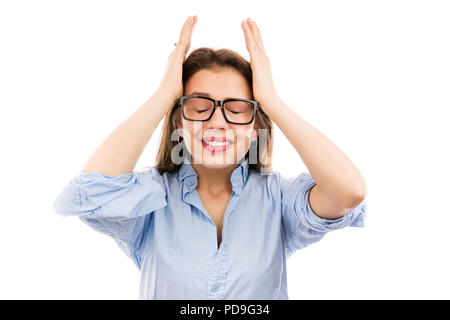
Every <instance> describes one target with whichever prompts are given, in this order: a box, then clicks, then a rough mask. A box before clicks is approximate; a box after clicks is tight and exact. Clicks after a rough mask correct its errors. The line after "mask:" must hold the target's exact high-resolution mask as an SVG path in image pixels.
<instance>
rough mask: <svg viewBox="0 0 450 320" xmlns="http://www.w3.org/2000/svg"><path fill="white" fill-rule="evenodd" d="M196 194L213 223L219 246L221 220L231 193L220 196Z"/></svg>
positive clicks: (220, 240) (221, 227)
mask: <svg viewBox="0 0 450 320" xmlns="http://www.w3.org/2000/svg"><path fill="white" fill-rule="evenodd" d="M198 194H199V196H200V199H201V201H202V204H203V206H204V207H205V209H206V210H207V211H208V214H209V216H210V217H211V220H212V221H214V223H215V225H216V227H217V246H220V243H221V242H222V229H223V219H224V216H225V211H226V209H227V206H228V203H229V201H230V198H231V192H230V193H224V194H222V195H220V196H213V195H211V194H208V193H204V192H198Z"/></svg>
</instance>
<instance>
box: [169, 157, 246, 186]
mask: <svg viewBox="0 0 450 320" xmlns="http://www.w3.org/2000/svg"><path fill="white" fill-rule="evenodd" d="M248 171H249V168H248V158H246V159H245V160H244V161H243V162H242V163H241V164H240V165H239V166H238V167H236V168H235V169H234V170H233V171H232V172H231V177H230V181H231V184H232V186H233V191H234V192H235V193H237V194H240V193H241V191H242V188H243V186H244V184H245V182H246V181H247V178H248ZM197 178H198V174H197V172H196V171H195V169H194V167H193V166H192V164H191V163H190V161H189V160H188V159H187V158H186V157H185V158H184V159H183V162H182V163H181V167H180V169H179V170H178V180H179V181H180V182H182V183H183V184H184V185H185V186H187V189H188V191H192V190H193V189H195V188H196V187H197V184H198V179H197Z"/></svg>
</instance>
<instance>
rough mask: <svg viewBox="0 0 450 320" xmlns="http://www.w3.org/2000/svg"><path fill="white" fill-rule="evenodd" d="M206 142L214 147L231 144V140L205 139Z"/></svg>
mask: <svg viewBox="0 0 450 320" xmlns="http://www.w3.org/2000/svg"><path fill="white" fill-rule="evenodd" d="M205 143H206V144H208V145H210V146H214V147H222V146H226V145H229V144H230V142H229V141H205Z"/></svg>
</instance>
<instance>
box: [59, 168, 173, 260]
mask: <svg viewBox="0 0 450 320" xmlns="http://www.w3.org/2000/svg"><path fill="white" fill-rule="evenodd" d="M166 205H167V202H166V191H165V187H164V184H163V180H162V178H161V175H160V173H159V172H158V170H157V169H156V168H155V167H151V168H148V169H145V170H143V171H133V172H132V173H128V174H122V175H116V176H109V175H105V174H101V173H82V172H80V173H78V174H77V175H76V176H75V177H74V178H73V179H72V180H71V181H70V182H69V183H68V184H67V185H66V186H65V187H64V189H63V190H62V192H61V194H59V196H58V197H57V198H56V200H55V202H54V204H53V209H54V210H55V211H56V212H57V213H58V214H59V215H62V216H78V217H79V218H80V219H81V220H82V221H83V222H85V223H86V224H88V225H89V226H91V227H92V228H94V229H95V230H97V231H99V232H101V233H104V234H107V235H109V236H111V237H113V238H114V240H115V241H116V242H117V244H118V245H119V247H120V248H121V249H122V250H123V251H124V252H125V253H126V254H127V255H128V256H129V257H130V258H132V259H133V261H134V262H135V264H136V265H137V267H138V268H140V262H141V258H142V257H141V249H142V244H143V242H144V240H145V235H146V230H147V229H148V226H149V224H150V223H151V219H152V217H151V215H149V213H151V212H154V211H155V210H157V209H160V208H162V207H164V206H166Z"/></svg>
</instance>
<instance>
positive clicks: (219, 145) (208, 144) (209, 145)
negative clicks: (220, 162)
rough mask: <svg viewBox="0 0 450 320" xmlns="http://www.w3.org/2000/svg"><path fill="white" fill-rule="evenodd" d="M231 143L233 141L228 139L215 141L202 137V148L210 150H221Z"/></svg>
mask: <svg viewBox="0 0 450 320" xmlns="http://www.w3.org/2000/svg"><path fill="white" fill-rule="evenodd" d="M232 144H233V142H231V141H230V140H223V141H217V140H216V139H202V145H203V148H205V149H206V150H208V151H211V152H223V151H225V150H227V149H228V148H229V147H230V146H231V145H232Z"/></svg>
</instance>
